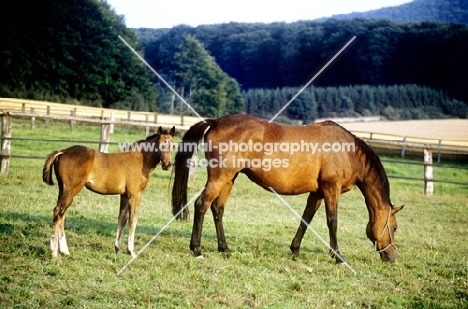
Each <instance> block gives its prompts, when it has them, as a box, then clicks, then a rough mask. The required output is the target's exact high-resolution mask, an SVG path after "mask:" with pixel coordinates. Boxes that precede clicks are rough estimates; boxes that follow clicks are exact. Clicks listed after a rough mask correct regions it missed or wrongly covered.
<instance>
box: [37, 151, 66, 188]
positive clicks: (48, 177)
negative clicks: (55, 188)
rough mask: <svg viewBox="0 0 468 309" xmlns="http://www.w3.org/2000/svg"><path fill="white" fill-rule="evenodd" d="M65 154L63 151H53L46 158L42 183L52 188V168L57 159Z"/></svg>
mask: <svg viewBox="0 0 468 309" xmlns="http://www.w3.org/2000/svg"><path fill="white" fill-rule="evenodd" d="M62 153H63V152H61V151H57V150H55V151H52V152H51V153H50V154H49V155H48V156H47V158H46V161H45V163H44V168H43V169H42V181H44V182H45V183H46V184H48V185H50V186H52V185H53V184H54V181H53V179H52V166H53V165H54V162H55V159H57V157H58V156H60V155H61V154H62Z"/></svg>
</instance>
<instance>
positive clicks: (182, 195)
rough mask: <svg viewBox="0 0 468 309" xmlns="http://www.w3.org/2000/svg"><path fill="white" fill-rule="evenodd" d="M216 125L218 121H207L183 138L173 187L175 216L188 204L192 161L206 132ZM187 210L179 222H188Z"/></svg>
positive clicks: (176, 162) (192, 127) (176, 160)
mask: <svg viewBox="0 0 468 309" xmlns="http://www.w3.org/2000/svg"><path fill="white" fill-rule="evenodd" d="M215 123H216V119H205V121H204V122H203V121H201V122H198V123H196V124H194V125H193V126H191V127H190V129H189V130H188V131H187V133H185V135H184V137H182V141H181V143H180V144H179V150H178V151H177V154H176V157H175V163H174V164H175V176H174V186H173V187H172V213H173V214H174V216H175V215H176V214H178V213H179V212H180V210H181V209H182V208H183V207H184V206H185V205H186V204H187V181H188V176H189V166H190V161H189V160H190V159H191V158H192V156H193V153H194V152H195V150H196V149H197V147H198V143H199V142H200V140H201V138H202V137H203V135H204V133H205V130H206V129H207V128H208V127H210V126H212V125H213V124H215ZM188 215H189V211H188V209H187V208H185V209H184V211H183V212H182V213H181V214H179V215H178V216H177V219H179V220H187V219H188Z"/></svg>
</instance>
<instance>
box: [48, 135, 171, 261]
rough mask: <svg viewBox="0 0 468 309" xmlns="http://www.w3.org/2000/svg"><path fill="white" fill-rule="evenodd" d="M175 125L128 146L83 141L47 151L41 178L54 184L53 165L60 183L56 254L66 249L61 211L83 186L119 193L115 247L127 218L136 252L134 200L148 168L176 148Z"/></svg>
mask: <svg viewBox="0 0 468 309" xmlns="http://www.w3.org/2000/svg"><path fill="white" fill-rule="evenodd" d="M174 135H175V127H172V129H171V131H170V132H168V131H166V130H162V128H161V127H159V130H158V133H156V134H154V135H152V136H149V137H148V138H147V139H146V140H141V141H138V142H135V143H133V144H131V145H128V146H129V147H127V148H128V149H129V150H128V151H122V152H115V153H109V154H108V153H102V152H98V151H95V150H93V149H90V148H87V147H84V146H72V147H70V148H66V149H62V150H60V151H53V152H52V153H50V154H49V155H48V156H47V159H46V161H45V164H44V169H43V173H42V180H43V181H44V182H45V183H47V184H48V185H53V184H54V183H53V180H52V166H53V167H54V171H55V176H56V178H57V183H58V187H59V194H58V199H57V206H55V208H54V218H53V224H52V236H51V239H50V251H51V252H52V257H57V251H58V247H59V246H60V252H62V253H63V254H70V253H69V251H68V245H67V241H66V238H65V229H64V225H65V212H66V211H67V209H68V207H69V206H70V205H71V203H72V202H73V198H74V197H75V195H77V194H78V192H80V191H81V189H82V188H83V187H86V188H87V189H88V190H91V191H93V192H95V193H99V194H120V212H119V219H118V229H117V237H116V239H115V243H114V247H115V251H116V252H118V251H119V247H120V238H121V235H122V230H123V229H124V227H125V225H126V224H127V221H128V222H129V225H130V229H129V233H128V245H127V250H128V253H130V254H131V255H132V256H135V251H134V237H135V228H136V225H137V220H138V205H139V203H140V198H141V194H142V192H143V190H144V189H145V188H146V184H147V183H148V180H149V178H150V175H151V172H152V171H153V170H154V169H155V168H156V166H157V165H158V164H159V163H160V162H161V165H162V169H163V170H168V169H169V168H170V167H171V155H172V151H173V149H174V139H173V137H174Z"/></svg>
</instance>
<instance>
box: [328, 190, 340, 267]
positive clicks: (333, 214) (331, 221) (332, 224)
mask: <svg viewBox="0 0 468 309" xmlns="http://www.w3.org/2000/svg"><path fill="white" fill-rule="evenodd" d="M323 193H324V196H325V209H326V213H327V226H328V232H329V234H330V248H331V249H330V255H331V257H332V258H335V259H336V262H337V263H342V262H343V261H342V260H341V259H340V257H339V256H338V255H339V254H340V252H339V251H338V240H337V237H336V232H337V227H338V200H339V198H340V194H341V187H339V186H337V185H328V186H324V188H323ZM336 253H338V255H337V254H336Z"/></svg>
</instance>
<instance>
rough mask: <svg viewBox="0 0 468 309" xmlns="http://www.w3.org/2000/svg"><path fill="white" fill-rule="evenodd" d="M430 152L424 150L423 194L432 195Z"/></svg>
mask: <svg viewBox="0 0 468 309" xmlns="http://www.w3.org/2000/svg"><path fill="white" fill-rule="evenodd" d="M432 180H434V178H433V177H432V151H430V150H427V149H424V194H426V195H432V193H433V192H434V182H433V181H432Z"/></svg>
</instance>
